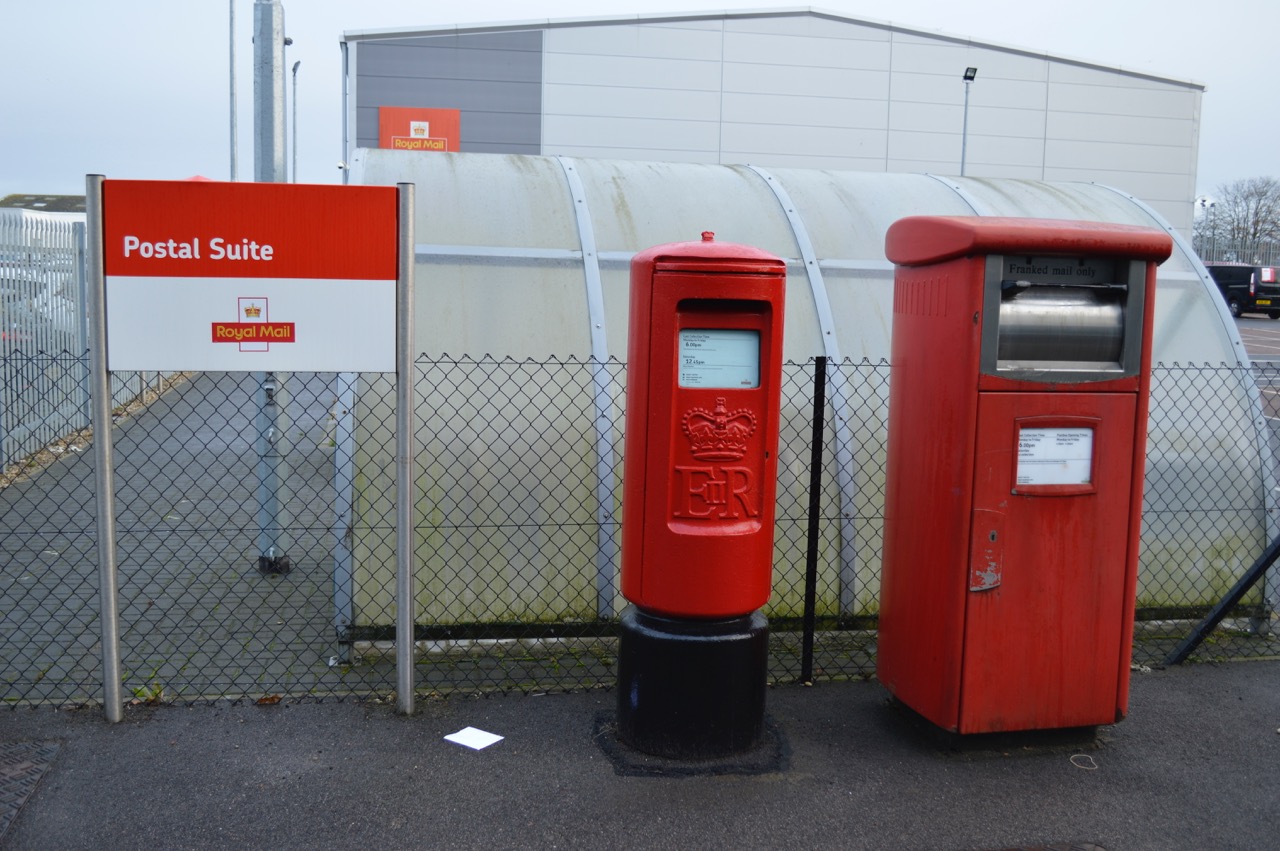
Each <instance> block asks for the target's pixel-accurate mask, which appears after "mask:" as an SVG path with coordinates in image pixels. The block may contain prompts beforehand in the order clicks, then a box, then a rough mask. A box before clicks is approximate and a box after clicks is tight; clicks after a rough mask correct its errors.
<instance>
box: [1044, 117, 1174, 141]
mask: <svg viewBox="0 0 1280 851" xmlns="http://www.w3.org/2000/svg"><path fill="white" fill-rule="evenodd" d="M1046 131H1047V133H1048V135H1049V137H1050V138H1052V139H1080V140H1088V141H1094V142H1128V143H1131V144H1152V143H1156V144H1171V145H1180V144H1181V145H1183V146H1185V147H1190V145H1188V144H1187V140H1188V139H1191V138H1194V135H1195V126H1194V122H1192V121H1191V120H1190V119H1186V118H1159V117H1154V118H1153V117H1150V116H1143V115H1097V114H1092V115H1083V114H1080V113H1064V112H1051V113H1049V121H1048V126H1047V128H1046Z"/></svg>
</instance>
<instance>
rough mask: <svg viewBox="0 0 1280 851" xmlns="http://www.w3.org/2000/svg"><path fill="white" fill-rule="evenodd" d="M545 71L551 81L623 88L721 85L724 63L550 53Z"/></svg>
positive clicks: (709, 88) (710, 87)
mask: <svg viewBox="0 0 1280 851" xmlns="http://www.w3.org/2000/svg"><path fill="white" fill-rule="evenodd" d="M542 73H543V79H544V80H545V82H546V83H548V84H551V83H582V82H587V81H590V82H592V83H595V84H596V85H602V86H620V87H623V88H639V87H643V88H650V89H701V90H704V91H719V89H720V63H719V62H706V61H698V60H690V59H651V58H646V57H637V56H587V55H580V54H572V53H548V54H547V55H546V56H544V57H543V70H542Z"/></svg>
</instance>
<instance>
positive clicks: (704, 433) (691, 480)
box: [622, 241, 786, 618]
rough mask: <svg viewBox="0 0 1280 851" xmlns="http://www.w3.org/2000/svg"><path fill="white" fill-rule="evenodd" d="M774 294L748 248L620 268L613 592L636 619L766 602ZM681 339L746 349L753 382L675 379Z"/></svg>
mask: <svg viewBox="0 0 1280 851" xmlns="http://www.w3.org/2000/svg"><path fill="white" fill-rule="evenodd" d="M785 285H786V266H785V264H784V263H783V262H782V261H781V260H779V259H778V258H776V257H773V256H772V255H769V254H766V253H765V252H762V251H760V250H759V249H755V248H751V247H749V246H737V245H732V244H729V243H715V242H710V241H706V242H701V243H680V244H675V245H666V246H658V247H656V248H653V249H649V250H648V251H646V252H643V253H641V254H639V255H637V256H636V258H634V259H633V261H632V277H631V317H630V322H631V325H630V329H629V330H630V339H629V342H628V371H629V375H628V379H627V446H626V454H625V466H624V473H623V486H624V494H623V540H622V591H623V594H624V595H625V596H626V598H627V599H628V600H630V601H631V602H632V603H635V604H636V605H637V606H640V607H641V608H644V609H647V610H649V611H652V612H657V613H660V614H664V615H670V616H675V617H694V618H718V617H735V616H738V615H744V614H748V613H750V612H752V611H755V610H756V609H758V608H760V607H761V606H763V605H764V604H765V602H767V601H768V599H769V592H770V585H771V578H772V564H773V531H774V530H773V527H774V512H775V499H774V496H775V492H776V479H777V442H778V420H779V400H780V395H781V387H780V381H781V373H782V325H783V298H784V292H785ZM682 332H685V333H686V335H687V334H701V333H710V334H711V335H713V336H714V335H735V336H734V339H736V340H738V341H742V340H747V341H755V342H752V345H755V346H756V347H757V348H756V352H757V353H758V363H759V368H758V376H757V380H755V381H754V382H753V381H751V380H747V379H743V380H738V381H730V383H728V384H718V383H716V382H715V381H711V382H710V383H708V384H706V385H705V386H704V385H700V384H698V383H697V382H689V381H684V380H682V379H681V369H682V368H684V367H685V366H686V364H685V363H684V362H683V361H682V357H683V355H682V353H681V342H680V340H681V333H682ZM688 339H689V338H686V340H688ZM686 344H688V343H687V342H686ZM686 354H687V353H686ZM752 385H754V386H752Z"/></svg>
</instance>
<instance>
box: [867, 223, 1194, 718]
mask: <svg viewBox="0 0 1280 851" xmlns="http://www.w3.org/2000/svg"><path fill="white" fill-rule="evenodd" d="M1171 251H1172V240H1171V239H1170V238H1169V236H1168V235H1167V234H1165V233H1163V232H1161V231H1158V230H1153V229H1148V228H1139V227H1131V226H1123V225H1111V224H1097V223H1090V222H1074V221H1049V220H1036V219H1004V218H960V217H955V218H944V217H911V218H907V219H903V220H901V221H898V222H896V223H895V224H894V225H893V226H892V227H890V228H889V231H888V234H887V236H886V240H885V253H886V255H887V256H888V258H889V259H890V260H891V261H893V262H894V263H895V264H897V270H896V274H895V281H894V325H893V367H892V382H891V387H890V401H889V446H888V470H887V485H886V496H885V534H884V540H885V544H884V559H883V577H882V587H881V611H880V633H879V644H878V649H877V674H878V676H879V678H880V681H881V682H882V683H883V684H884V685H885V686H886V687H887V688H888V689H889V691H890V692H892V693H893V695H894V696H895V697H896V698H897V699H898V700H900V701H901V702H902V703H904V704H906V705H907V706H908V707H910V708H911V709H913V710H915V711H916V712H917V713H919V714H920V715H922V716H924V717H925V718H926V719H928V720H929V721H931V722H933V723H934V724H936V725H937V726H939V727H941V728H944V729H946V730H949V731H953V732H957V733H962V734H963V733H990V732H1004V731H1020V730H1045V729H1054V728H1073V727H1085V728H1087V727H1094V726H1097V725H1099V724H1110V723H1113V722H1115V721H1117V720H1119V719H1120V718H1122V717H1123V716H1124V714H1125V711H1126V708H1127V705H1128V693H1129V658H1130V652H1131V645H1132V639H1133V613H1134V597H1135V587H1136V576H1137V561H1138V559H1137V557H1138V543H1139V532H1140V520H1141V512H1142V477H1143V464H1144V457H1145V452H1146V425H1147V389H1148V378H1149V373H1150V362H1151V327H1152V317H1153V298H1154V286H1155V280H1156V276H1155V268H1156V264H1158V263H1160V262H1162V261H1163V260H1164V259H1165V258H1167V257H1168V256H1169V254H1170V252H1171Z"/></svg>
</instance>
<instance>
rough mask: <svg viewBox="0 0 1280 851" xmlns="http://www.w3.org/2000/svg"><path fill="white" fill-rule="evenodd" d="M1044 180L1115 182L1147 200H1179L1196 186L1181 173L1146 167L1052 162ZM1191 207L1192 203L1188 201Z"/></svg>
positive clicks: (1114, 184)
mask: <svg viewBox="0 0 1280 851" xmlns="http://www.w3.org/2000/svg"><path fill="white" fill-rule="evenodd" d="M1045 180H1052V181H1061V182H1064V183H1066V182H1080V183H1101V184H1102V185H1103V186H1114V187H1115V188H1116V189H1122V190H1124V191H1125V192H1128V193H1129V194H1131V195H1135V196H1137V197H1139V198H1141V199H1143V200H1144V201H1147V202H1148V203H1151V204H1155V203H1158V202H1170V201H1177V200H1179V199H1183V198H1186V196H1187V193H1188V192H1191V191H1193V190H1194V188H1195V187H1194V184H1193V183H1192V181H1191V178H1189V177H1187V176H1185V175H1180V174H1162V173H1158V172H1143V171H1111V172H1107V171H1100V170H1098V169H1083V168H1063V167H1061V166H1055V165H1049V166H1047V167H1046V168H1045ZM1188 210H1190V205H1188Z"/></svg>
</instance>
